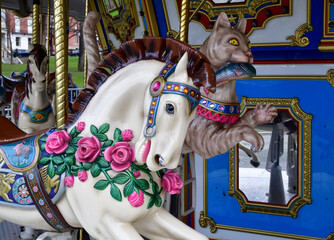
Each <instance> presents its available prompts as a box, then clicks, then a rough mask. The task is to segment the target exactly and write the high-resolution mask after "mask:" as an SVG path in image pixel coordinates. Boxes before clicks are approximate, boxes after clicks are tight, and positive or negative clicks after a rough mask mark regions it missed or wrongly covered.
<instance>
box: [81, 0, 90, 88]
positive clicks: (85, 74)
mask: <svg viewBox="0 0 334 240" xmlns="http://www.w3.org/2000/svg"><path fill="white" fill-rule="evenodd" d="M88 4H89V0H86V15H85V16H87V14H88ZM80 26H81V27H82V26H83V25H82V24H80ZM80 32H81V33H83V31H81V29H80ZM84 61H85V63H84V64H85V66H84V87H86V86H87V82H88V79H87V78H88V76H87V70H88V65H87V51H86V48H85V60H84Z"/></svg>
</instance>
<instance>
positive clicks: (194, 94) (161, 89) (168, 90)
mask: <svg viewBox="0 0 334 240" xmlns="http://www.w3.org/2000/svg"><path fill="white" fill-rule="evenodd" d="M175 68H176V64H175V63H172V62H168V63H167V64H166V65H165V66H164V67H163V68H162V70H161V71H160V73H159V76H158V77H156V78H155V79H154V80H153V81H152V83H151V86H150V94H151V96H152V101H151V105H150V109H149V113H148V119H147V123H146V127H145V129H144V136H145V137H146V138H152V137H154V135H155V134H156V125H155V123H156V122H155V120H156V116H157V112H158V107H159V102H160V96H161V95H162V94H178V95H181V96H183V97H185V98H187V99H188V101H189V109H190V113H191V112H192V111H193V110H194V109H195V107H196V106H197V105H198V104H199V100H200V97H201V93H200V92H199V91H198V90H197V89H196V88H194V87H191V86H189V85H187V84H182V83H177V82H167V78H168V77H169V76H170V75H171V74H172V73H174V71H175Z"/></svg>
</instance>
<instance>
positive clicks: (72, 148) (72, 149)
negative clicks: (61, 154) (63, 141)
mask: <svg viewBox="0 0 334 240" xmlns="http://www.w3.org/2000/svg"><path fill="white" fill-rule="evenodd" d="M75 151H76V149H75V148H74V147H72V146H71V145H68V147H67V149H66V153H67V154H73V153H75Z"/></svg>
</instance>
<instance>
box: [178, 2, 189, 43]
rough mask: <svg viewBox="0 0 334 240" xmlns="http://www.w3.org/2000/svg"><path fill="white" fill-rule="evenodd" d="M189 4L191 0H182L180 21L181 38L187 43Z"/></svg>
mask: <svg viewBox="0 0 334 240" xmlns="http://www.w3.org/2000/svg"><path fill="white" fill-rule="evenodd" d="M189 5H190V0H182V4H181V22H180V40H181V41H182V42H185V43H187V42H188V29H189Z"/></svg>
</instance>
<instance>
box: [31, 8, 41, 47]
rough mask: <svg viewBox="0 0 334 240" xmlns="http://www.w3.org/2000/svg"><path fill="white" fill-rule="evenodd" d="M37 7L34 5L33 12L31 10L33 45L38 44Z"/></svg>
mask: <svg viewBox="0 0 334 240" xmlns="http://www.w3.org/2000/svg"><path fill="white" fill-rule="evenodd" d="M39 24H40V23H39V5H38V4H34V6H33V10H32V43H33V44H39V43H40V42H39V40H40V38H39V35H40V30H39V27H40V26H39Z"/></svg>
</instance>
